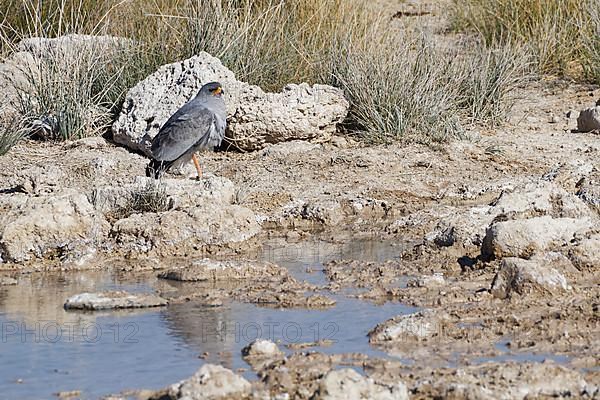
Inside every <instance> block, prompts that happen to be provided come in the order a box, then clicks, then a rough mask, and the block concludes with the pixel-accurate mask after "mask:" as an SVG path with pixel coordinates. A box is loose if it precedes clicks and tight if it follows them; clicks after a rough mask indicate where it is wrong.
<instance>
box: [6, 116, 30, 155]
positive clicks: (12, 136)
mask: <svg viewBox="0 0 600 400" xmlns="http://www.w3.org/2000/svg"><path fill="white" fill-rule="evenodd" d="M25 137H27V130H26V129H24V128H23V127H22V126H21V123H20V121H19V120H18V119H14V118H13V119H10V120H8V121H0V156H3V155H5V154H6V153H8V151H9V150H10V149H11V148H12V147H13V146H14V145H15V144H17V143H18V142H19V141H20V140H21V139H23V138H25Z"/></svg>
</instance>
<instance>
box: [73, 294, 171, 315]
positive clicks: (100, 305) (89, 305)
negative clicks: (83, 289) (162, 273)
mask: <svg viewBox="0 0 600 400" xmlns="http://www.w3.org/2000/svg"><path fill="white" fill-rule="evenodd" d="M166 305H167V300H165V299H163V298H162V297H160V296H156V295H153V294H146V293H139V294H135V293H128V292H123V291H113V292H102V293H81V294H77V295H75V296H72V297H69V298H68V299H67V301H66V302H65V309H67V310H94V311H96V310H117V309H124V308H148V307H160V306H166Z"/></svg>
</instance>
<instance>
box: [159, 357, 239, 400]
mask: <svg viewBox="0 0 600 400" xmlns="http://www.w3.org/2000/svg"><path fill="white" fill-rule="evenodd" d="M250 390H251V385H250V382H248V381H247V380H246V379H244V378H242V377H241V376H239V375H236V374H235V373H233V372H232V371H231V370H229V369H227V368H223V367H221V366H220V365H213V364H205V365H203V366H202V367H201V368H200V369H199V370H198V372H196V373H195V374H194V375H193V376H192V377H190V378H189V379H186V380H183V381H181V382H179V383H176V384H174V385H172V386H170V387H169V388H168V389H167V390H165V391H164V393H161V394H162V397H157V398H160V399H163V400H167V399H168V400H217V399H236V398H238V399H239V398H243V397H244V395H246V394H248V393H249V392H250Z"/></svg>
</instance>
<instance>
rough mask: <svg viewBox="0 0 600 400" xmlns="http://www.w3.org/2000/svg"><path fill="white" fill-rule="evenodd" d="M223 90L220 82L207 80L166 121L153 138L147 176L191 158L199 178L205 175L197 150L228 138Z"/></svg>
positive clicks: (158, 176)
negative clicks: (207, 81) (208, 81)
mask: <svg viewBox="0 0 600 400" xmlns="http://www.w3.org/2000/svg"><path fill="white" fill-rule="evenodd" d="M224 93H225V92H224V91H223V87H222V86H221V84H220V83H219V82H210V83H207V84H206V85H204V86H202V88H201V89H200V91H199V92H198V94H197V95H196V97H194V98H193V99H192V100H190V101H189V102H187V103H186V104H184V105H183V107H181V108H180V109H179V110H177V111H176V112H175V114H173V115H172V116H171V117H170V118H169V119H168V120H167V122H165V124H164V125H163V126H162V127H161V128H160V130H159V132H158V134H157V135H156V137H155V138H154V139H153V140H152V146H151V151H152V160H151V161H150V163H149V164H148V166H147V167H146V176H149V177H150V176H154V178H155V179H158V178H160V177H161V176H162V174H163V173H164V172H166V171H168V170H169V169H170V168H172V167H176V168H179V167H181V166H183V165H184V164H185V163H187V162H189V161H190V160H192V161H193V162H194V166H195V167H196V171H197V172H198V179H200V178H201V177H202V169H201V168H200V163H199V161H198V157H197V156H196V152H197V151H198V150H203V149H209V150H212V149H214V147H215V146H219V145H220V144H221V142H222V141H223V138H224V137H225V127H226V124H227V121H226V117H227V110H226V108H225V100H224V99H223V94H224Z"/></svg>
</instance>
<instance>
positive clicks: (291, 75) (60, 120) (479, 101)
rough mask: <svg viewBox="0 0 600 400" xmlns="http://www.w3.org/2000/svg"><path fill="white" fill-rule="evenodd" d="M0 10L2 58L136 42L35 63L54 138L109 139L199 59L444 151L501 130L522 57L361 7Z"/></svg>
mask: <svg viewBox="0 0 600 400" xmlns="http://www.w3.org/2000/svg"><path fill="white" fill-rule="evenodd" d="M469 1H470V2H472V3H474V2H475V0H469ZM481 1H483V0H481ZM521 1H522V0H521ZM561 1H565V0H561ZM0 10H1V11H3V14H2V15H4V17H3V18H4V19H3V20H2V22H1V24H0V46H1V49H2V53H3V54H5V55H7V54H10V53H13V52H14V51H15V46H16V44H17V43H18V42H19V41H20V40H21V39H23V38H27V37H32V36H42V37H55V36H61V35H64V34H69V33H80V34H93V35H113V36H118V37H123V38H128V39H130V42H129V43H130V44H131V45H130V46H124V47H122V48H120V49H119V50H118V51H114V52H106V51H105V50H101V49H92V50H91V51H85V52H81V53H78V54H77V55H76V56H75V57H70V58H69V59H68V60H65V57H63V56H62V55H52V54H46V55H44V56H43V57H39V59H36V60H35V62H34V66H33V68H31V69H30V70H28V71H26V72H27V76H28V84H29V85H28V87H27V88H26V89H23V90H21V92H20V93H21V94H22V95H21V96H20V97H19V98H20V99H21V103H20V107H19V111H20V113H21V114H22V115H23V118H24V120H26V121H33V123H31V124H29V125H28V126H29V128H30V133H33V134H36V135H38V136H42V137H44V138H48V139H72V138H79V137H83V136H89V135H97V134H101V133H103V132H104V131H105V130H106V128H107V127H108V126H109V124H110V123H111V122H112V121H113V119H114V117H115V113H116V111H117V110H118V109H119V106H120V104H121V102H122V99H123V97H124V94H125V92H126V90H127V89H128V88H129V87H131V86H132V85H133V84H134V83H135V82H137V81H138V80H139V79H141V78H143V77H144V76H146V75H147V74H148V73H150V72H152V71H154V70H155V69H156V68H157V67H158V66H160V65H162V64H165V63H167V62H173V61H175V60H180V59H183V58H187V57H189V56H191V55H193V54H196V53H198V52H200V51H207V52H208V53H211V54H212V55H214V56H217V57H219V58H220V59H221V60H222V61H223V63H224V64H225V65H226V66H227V67H229V68H230V69H232V70H233V71H234V72H235V73H236V75H237V76H238V79H241V80H244V81H248V82H250V83H253V84H258V85H261V86H262V87H263V88H265V89H267V90H279V89H281V88H282V87H283V86H284V85H285V84H287V83H289V82H302V81H305V82H308V83H316V82H325V83H330V84H333V85H336V86H338V87H340V88H342V89H343V90H344V91H345V93H346V95H347V96H348V98H349V100H350V102H351V112H350V115H349V119H348V121H347V122H348V123H347V126H348V127H349V128H351V129H352V130H353V132H354V133H357V134H358V135H359V136H360V137H362V138H364V139H365V140H367V141H369V142H389V141H392V140H411V141H413V140H416V141H420V142H425V143H439V142H443V141H445V140H448V139H450V138H453V137H457V136H460V135H461V132H462V127H461V124H460V123H459V121H467V123H471V122H479V121H485V122H489V123H492V124H493V123H498V122H499V121H501V120H502V118H503V115H504V113H505V111H506V108H507V105H509V102H507V99H508V98H509V92H510V90H511V89H512V88H513V87H514V86H515V85H516V84H517V83H518V82H519V81H520V79H521V68H520V66H519V65H517V63H518V62H519V61H520V60H521V58H515V59H514V60H509V59H508V58H507V57H509V56H510V55H509V52H508V51H506V49H505V46H498V47H500V50H485V49H484V50H481V51H480V52H478V51H474V52H473V51H463V50H464V49H463V50H461V53H460V54H458V55H457V54H456V53H453V52H452V51H450V50H447V49H440V48H437V47H436V46H435V45H434V44H433V43H432V42H431V40H429V39H426V38H425V37H424V36H423V35H421V34H415V33H413V32H404V33H402V34H401V33H399V32H398V31H397V30H393V29H390V25H389V23H390V22H389V16H382V15H379V14H377V13H376V12H374V11H373V10H372V7H369V5H368V2H366V1H365V2H363V1H355V0H289V1H288V0H285V1H283V0H153V1H152V2H148V1H145V0H106V1H103V2H95V1H92V0H47V1H43V2H42V1H39V0H7V2H3V3H2V4H0ZM9 10H10V12H9ZM468 15H469V14H468V13H466V12H465V13H464V18H463V19H462V21H469V19H468ZM466 24H467V22H463V25H466ZM399 35H404V36H399ZM478 48H480V47H478ZM511 61H512V62H511ZM481 65H483V66H484V68H482V69H480V66H481ZM465 71H467V72H465Z"/></svg>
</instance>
